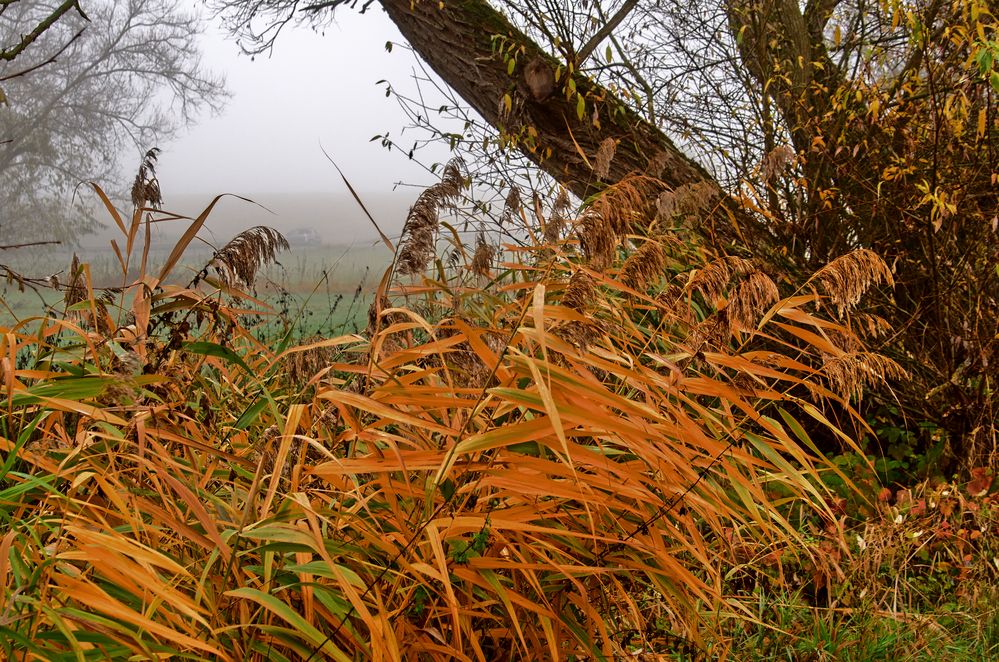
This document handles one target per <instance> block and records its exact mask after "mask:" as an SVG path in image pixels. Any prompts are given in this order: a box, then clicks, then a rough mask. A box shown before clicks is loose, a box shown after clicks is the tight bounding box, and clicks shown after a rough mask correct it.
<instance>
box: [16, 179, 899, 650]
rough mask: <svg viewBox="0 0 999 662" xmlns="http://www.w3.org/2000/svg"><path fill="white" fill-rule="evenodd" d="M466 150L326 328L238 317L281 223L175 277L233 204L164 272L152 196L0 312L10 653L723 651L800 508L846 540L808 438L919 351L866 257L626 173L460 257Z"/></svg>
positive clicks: (748, 613) (826, 430)
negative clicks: (793, 266) (107, 255)
mask: <svg viewBox="0 0 999 662" xmlns="http://www.w3.org/2000/svg"><path fill="white" fill-rule="evenodd" d="M460 178H461V173H460V169H459V167H458V166H457V165H455V166H454V170H453V171H451V170H449V171H448V175H447V177H446V178H445V184H444V185H442V186H441V187H438V188H437V189H432V191H431V193H430V198H429V199H426V200H423V204H421V205H418V207H417V208H416V209H415V210H414V215H413V216H412V218H411V220H410V223H409V224H408V225H407V232H406V234H405V235H404V237H403V243H402V245H401V246H396V247H394V248H396V249H397V257H398V260H397V261H396V263H395V264H394V265H393V268H392V269H390V270H389V271H387V272H386V274H385V276H384V277H383V278H382V281H381V284H380V286H379V291H378V294H377V296H376V299H375V304H374V305H373V306H372V310H371V313H370V316H369V325H368V329H367V331H366V332H365V333H360V334H347V335H342V336H339V337H325V338H319V339H315V340H314V341H311V342H308V343H305V344H293V343H292V342H291V341H290V340H289V339H288V338H287V337H285V338H284V339H279V340H275V341H273V342H268V343H264V342H261V341H260V340H258V339H257V338H256V337H255V335H254V333H253V332H252V329H248V328H246V327H245V326H243V325H242V324H240V320H241V319H243V318H244V316H245V315H246V314H247V311H248V310H250V309H252V308H253V305H254V304H253V301H252V300H249V301H248V299H247V298H246V296H245V295H240V293H239V288H240V287H245V286H246V285H247V284H248V283H250V282H252V281H253V279H254V275H255V274H254V271H255V269H256V268H258V267H259V266H260V265H261V264H263V263H265V262H267V261H268V260H270V259H272V258H273V257H274V255H275V254H276V251H277V250H278V249H280V248H281V247H282V244H281V241H282V240H281V239H280V237H279V236H278V235H276V233H272V232H271V231H267V230H253V231H250V232H249V233H246V234H244V235H242V236H241V239H240V240H239V241H237V242H233V243H230V244H229V246H228V247H226V248H224V249H222V250H221V251H218V252H217V253H216V254H215V256H214V258H213V260H212V262H210V263H209V264H207V265H206V266H205V269H204V270H203V271H202V272H201V273H200V274H199V275H198V277H197V278H194V279H192V281H191V282H190V283H189V284H187V285H171V284H168V281H169V279H168V277H169V275H170V273H171V270H172V269H173V268H174V267H175V266H176V264H177V263H178V261H179V260H180V258H181V256H182V255H183V253H184V251H185V249H186V248H187V247H188V246H189V245H190V244H191V242H192V241H193V240H194V237H195V236H196V234H197V232H198V231H199V229H200V228H201V226H202V225H203V223H204V222H205V220H206V219H207V217H208V216H209V214H210V213H211V209H212V206H213V205H214V202H213V205H210V206H209V207H208V208H207V209H206V210H205V211H204V213H202V214H201V215H200V216H199V217H198V218H197V219H193V220H192V221H191V222H190V227H189V229H188V231H187V232H186V233H185V234H184V235H183V238H182V239H181V241H180V242H179V243H178V245H177V246H176V247H175V248H174V249H173V250H172V251H171V253H170V255H169V256H168V259H167V260H166V262H165V263H164V264H163V265H162V267H160V268H158V269H156V270H152V269H151V268H150V265H149V261H148V259H147V258H148V255H147V253H146V251H145V250H144V246H148V243H144V241H143V236H144V233H145V236H147V237H148V224H149V217H148V215H146V214H148V213H149V212H148V210H146V211H144V210H143V208H142V206H141V205H139V206H138V207H137V209H136V211H135V212H134V214H133V215H132V216H131V218H126V217H123V216H122V215H121V214H120V213H119V212H118V211H116V210H115V208H114V207H113V206H112V205H111V203H110V202H109V201H107V200H106V198H104V199H105V201H106V202H107V209H108V213H109V215H110V216H111V218H112V219H113V220H114V222H115V223H116V224H117V225H118V227H119V228H120V230H121V232H122V239H121V240H120V242H116V243H115V251H116V255H117V262H118V265H119V268H120V270H121V274H122V275H123V278H125V279H126V282H123V284H122V286H121V287H116V288H111V289H105V290H99V289H97V288H95V287H94V286H93V283H92V280H91V277H90V272H89V269H88V267H87V265H86V264H82V265H77V266H75V267H74V270H73V272H72V277H71V279H70V280H69V281H68V282H67V283H64V284H62V285H61V286H60V287H61V291H62V292H63V294H64V298H65V306H64V312H63V313H62V314H53V315H49V316H46V317H43V318H39V319H34V320H25V321H22V322H20V323H18V324H17V325H15V326H12V327H10V328H6V329H0V357H2V358H0V406H2V407H3V413H2V414H0V448H2V449H3V453H4V455H3V457H4V462H3V464H2V466H0V518H2V519H3V522H4V528H5V529H6V533H5V534H4V535H3V536H2V538H0V587H2V590H0V649H2V650H3V651H4V654H5V655H6V656H7V657H8V658H11V659H14V658H24V659H77V660H85V659H117V658H126V657H129V658H131V657H135V658H136V659H166V658H168V657H184V658H190V659H234V660H235V659H255V660H265V659H266V660H318V659H336V660H353V659H375V660H382V659H442V660H445V659H447V660H450V659H469V660H472V659H479V660H489V659H499V658H501V657H502V658H517V659H569V658H575V659H591V658H592V659H614V658H616V657H621V656H632V655H644V656H647V657H649V658H650V659H651V658H652V657H655V656H657V655H665V654H666V653H669V652H671V651H675V650H677V649H678V647H679V646H681V645H683V646H688V647H692V648H693V649H697V648H698V647H702V646H704V645H705V644H704V642H705V641H707V640H708V639H711V640H712V641H714V642H715V643H714V644H713V645H714V648H713V649H712V655H714V656H718V657H724V656H725V655H726V654H728V653H730V652H731V651H727V650H726V644H724V643H721V644H718V643H717V642H718V639H717V638H711V637H710V636H709V635H710V634H711V633H712V632H718V631H720V630H721V629H722V628H724V627H725V626H726V624H728V623H731V622H732V621H733V620H735V621H749V622H752V620H753V618H754V617H753V613H754V610H753V606H752V604H750V603H749V602H748V601H750V600H751V596H748V595H730V594H728V593H727V592H726V590H725V586H726V581H727V577H729V576H731V574H732V573H734V572H737V571H738V570H739V569H740V568H744V567H745V566H746V564H747V563H755V562H758V561H759V560H760V559H766V560H767V563H770V564H773V565H775V566H776V567H779V566H780V565H781V564H782V563H785V562H786V560H787V559H789V558H799V559H800V557H802V556H808V555H809V554H811V553H812V551H811V550H812V549H813V548H812V547H811V546H809V545H808V544H806V541H804V540H803V539H802V534H801V533H800V531H801V523H802V522H803V521H805V520H808V521H814V522H817V523H819V525H820V526H822V527H825V528H826V529H827V530H828V531H829V532H831V533H830V535H831V536H832V539H833V540H836V539H838V540H840V541H841V542H842V541H843V537H842V531H841V529H840V527H841V520H840V519H838V517H837V514H836V513H835V512H833V510H832V508H831V507H830V505H829V501H828V499H827V496H828V492H827V490H826V488H825V487H823V485H824V483H823V474H824V473H830V474H831V473H838V469H837V468H836V467H835V466H834V465H832V464H831V463H829V462H827V461H826V460H825V459H824V458H823V457H822V456H821V454H820V453H819V452H818V447H817V446H816V444H815V442H814V439H813V438H814V435H815V434H824V435H830V436H834V437H837V438H839V439H841V440H842V443H844V444H846V445H848V446H849V445H851V444H852V443H853V442H852V437H851V434H850V433H851V431H852V430H853V429H855V428H857V427H860V426H862V425H863V423H862V422H861V421H858V420H857V419H856V417H853V416H852V415H851V411H852V410H851V409H850V401H849V396H850V394H851V392H853V391H855V390H857V389H858V388H859V386H860V385H861V384H862V383H863V382H864V380H867V379H874V378H881V377H884V376H886V375H891V374H893V373H895V372H897V369H896V368H895V367H894V365H893V364H891V363H890V362H888V361H886V360H885V359H883V358H880V357H877V356H875V355H872V354H870V353H868V352H866V351H865V350H864V349H863V342H862V339H861V336H860V335H859V334H858V333H856V332H855V331H854V330H853V329H852V328H851V321H852V319H854V318H852V317H851V316H850V314H849V313H848V310H849V309H850V308H851V306H852V305H853V304H855V303H856V300H857V298H858V296H859V295H860V293H862V291H863V290H864V289H866V288H867V287H868V286H870V285H871V284H873V283H875V282H877V281H878V279H885V278H887V277H888V274H887V270H885V269H884V267H883V264H882V263H881V262H880V261H879V260H878V259H877V258H876V257H875V256H873V255H870V254H866V253H865V254H856V255H853V256H847V257H845V258H843V259H842V260H841V261H837V262H834V263H832V264H830V265H829V266H827V267H826V268H825V269H824V270H823V271H822V272H820V273H819V274H817V275H816V276H815V278H813V279H812V280H811V281H809V282H808V283H803V284H801V286H800V287H798V288H797V289H795V290H792V289H791V288H789V287H788V285H787V284H786V283H783V282H781V280H780V279H779V277H778V275H775V274H768V273H764V272H763V271H761V270H760V269H759V267H758V266H757V265H756V264H755V263H754V262H753V261H752V260H751V259H748V258H735V257H727V256H717V255H712V254H710V253H708V252H707V250H706V249H704V248H703V247H700V246H697V245H691V244H690V243H688V242H687V239H688V238H687V237H685V236H684V235H683V234H682V233H680V232H679V231H674V229H673V225H675V224H676V222H677V221H678V220H679V218H678V216H676V215H675V214H669V215H663V214H659V215H658V216H656V213H655V199H654V198H653V199H652V200H651V201H650V200H649V198H648V196H647V195H646V194H645V192H644V191H643V190H642V188H641V186H642V185H641V183H640V182H639V183H635V182H625V183H624V184H622V185H619V186H617V187H613V188H611V189H610V190H608V191H607V192H606V193H605V194H604V195H603V196H602V197H601V198H599V199H597V200H595V201H593V202H592V204H590V205H589V206H588V207H587V208H586V209H584V210H583V211H582V213H581V214H580V215H578V216H577V217H576V218H575V219H573V218H571V214H567V215H566V218H564V219H559V223H560V224H562V223H564V225H560V227H559V228H557V229H556V230H555V231H553V230H552V228H551V224H550V223H546V222H545V219H541V218H538V217H536V216H534V215H532V214H530V213H528V212H527V211H526V210H524V209H521V208H519V207H518V208H517V209H516V210H515V211H512V212H511V213H510V214H509V216H510V217H511V218H512V219H513V221H515V222H517V220H518V219H519V222H520V223H521V225H522V227H523V232H524V235H525V236H527V237H528V238H529V239H530V241H528V242H527V243H526V245H525V246H512V245H511V246H503V247H492V246H490V245H489V241H488V238H487V237H486V235H485V234H482V235H481V238H480V239H477V240H476V246H475V247H474V248H472V247H470V248H469V250H468V251H463V254H464V255H465V256H466V257H467V258H468V261H467V264H462V263H451V262H450V261H449V262H448V263H445V262H444V261H442V260H441V259H440V258H437V257H436V256H435V250H434V248H435V246H436V244H435V242H436V241H437V223H438V220H437V213H438V208H439V206H441V205H444V204H446V202H447V201H446V200H445V198H447V197H453V195H454V194H455V191H454V190H453V189H455V188H456V187H460V185H461V181H460ZM98 193H99V194H100V195H102V196H103V194H102V193H100V191H98ZM434 196H437V197H434ZM681 202H683V201H681ZM674 207H675V208H677V209H679V206H678V205H674ZM650 209H651V210H652V211H651V212H650ZM677 213H679V212H677ZM650 214H651V215H650ZM549 221H551V219H549ZM454 241H456V242H459V243H460V240H459V239H454ZM136 264H137V265H139V268H138V275H137V276H135V277H134V278H130V277H129V274H130V273H132V268H133V267H134V265H136ZM836 306H841V307H843V310H842V311H841V312H843V315H842V316H837V315H835V314H832V315H831V313H833V311H835V310H836ZM19 355H22V356H24V355H26V356H28V357H29V360H28V361H27V363H26V364H25V363H23V362H22V365H21V366H20V367H19V366H18V363H17V360H16V357H17V356H19ZM834 416H836V417H838V418H834ZM838 475H839V478H840V480H841V481H843V482H845V483H847V484H848V483H849V477H848V476H844V475H842V473H839V474H838ZM837 532H838V533H837ZM837 536H838V538H837ZM845 547H846V545H845V543H843V548H844V549H845Z"/></svg>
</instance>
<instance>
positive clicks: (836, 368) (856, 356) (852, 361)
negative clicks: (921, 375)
mask: <svg viewBox="0 0 999 662" xmlns="http://www.w3.org/2000/svg"><path fill="white" fill-rule="evenodd" d="M822 374H823V375H824V376H825V378H826V381H827V382H828V383H829V388H830V390H832V391H834V392H836V393H839V394H841V395H843V397H848V396H849V395H850V394H852V393H857V392H859V391H860V390H861V389H862V388H863V387H864V386H870V385H874V384H880V383H883V382H885V381H887V380H889V379H902V378H904V377H905V376H906V372H905V370H904V369H903V368H902V366H900V365H899V364H897V363H895V362H894V361H892V360H891V359H890V358H888V357H887V356H882V355H880V354H875V353H873V352H847V353H845V354H842V355H840V356H837V357H833V358H829V359H828V360H827V361H825V363H823V365H822Z"/></svg>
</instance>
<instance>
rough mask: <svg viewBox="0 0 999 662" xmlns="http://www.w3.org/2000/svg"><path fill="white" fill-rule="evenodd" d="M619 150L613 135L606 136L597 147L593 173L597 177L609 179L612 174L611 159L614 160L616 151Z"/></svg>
mask: <svg viewBox="0 0 999 662" xmlns="http://www.w3.org/2000/svg"><path fill="white" fill-rule="evenodd" d="M616 151H617V141H616V140H614V139H613V138H611V137H607V138H604V141H603V142H602V143H600V147H598V148H597V154H596V156H595V157H594V159H593V174H594V175H596V176H597V179H607V176H608V175H609V174H610V166H611V161H613V160H614V153H615V152H616Z"/></svg>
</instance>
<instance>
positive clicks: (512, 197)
mask: <svg viewBox="0 0 999 662" xmlns="http://www.w3.org/2000/svg"><path fill="white" fill-rule="evenodd" d="M521 204H522V203H521V194H520V187H519V186H517V185H516V184H510V190H509V192H507V194H506V200H504V201H503V213H502V214H500V220H499V224H500V227H503V226H504V225H505V224H507V223H510V222H511V221H513V219H514V217H515V216H516V215H517V214H519V213H520V207H521Z"/></svg>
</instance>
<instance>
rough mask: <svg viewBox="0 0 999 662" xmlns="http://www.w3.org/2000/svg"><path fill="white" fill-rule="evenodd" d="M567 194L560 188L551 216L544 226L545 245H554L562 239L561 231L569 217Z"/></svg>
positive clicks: (569, 204)
mask: <svg viewBox="0 0 999 662" xmlns="http://www.w3.org/2000/svg"><path fill="white" fill-rule="evenodd" d="M571 204H572V203H571V202H570V201H569V193H568V191H566V190H565V189H564V188H560V189H559V192H558V197H556V198H555V204H554V205H553V206H552V213H551V216H550V217H549V218H548V221H547V222H546V223H545V224H544V225H545V230H544V234H543V236H544V240H545V243H546V244H554V243H556V242H558V240H559V239H561V238H562V231H563V230H564V229H565V223H566V218H567V217H568V215H569V207H570V206H571Z"/></svg>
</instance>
